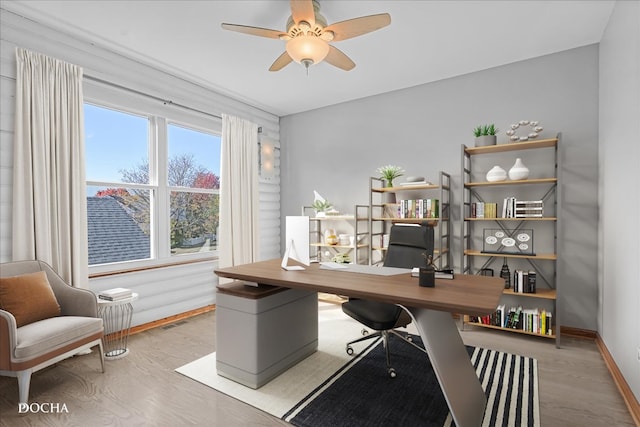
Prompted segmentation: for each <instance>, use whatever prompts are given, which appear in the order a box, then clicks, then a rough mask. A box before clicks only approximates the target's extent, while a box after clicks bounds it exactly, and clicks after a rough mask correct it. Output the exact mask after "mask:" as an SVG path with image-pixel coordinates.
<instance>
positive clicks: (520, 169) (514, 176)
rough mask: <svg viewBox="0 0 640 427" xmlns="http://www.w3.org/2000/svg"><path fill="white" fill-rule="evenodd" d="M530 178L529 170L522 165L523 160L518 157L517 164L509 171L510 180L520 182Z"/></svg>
mask: <svg viewBox="0 0 640 427" xmlns="http://www.w3.org/2000/svg"><path fill="white" fill-rule="evenodd" d="M528 177H529V168H528V167H526V166H525V165H524V163H522V159H521V158H520V157H518V158H517V159H516V162H515V163H514V164H513V166H512V167H511V169H509V179H510V180H512V181H519V180H521V179H527V178H528Z"/></svg>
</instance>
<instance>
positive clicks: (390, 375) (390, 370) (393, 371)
mask: <svg viewBox="0 0 640 427" xmlns="http://www.w3.org/2000/svg"><path fill="white" fill-rule="evenodd" d="M389 377H390V378H395V377H396V370H395V369H393V368H389Z"/></svg>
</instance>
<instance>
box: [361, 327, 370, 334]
mask: <svg viewBox="0 0 640 427" xmlns="http://www.w3.org/2000/svg"><path fill="white" fill-rule="evenodd" d="M360 332H361V333H362V335H369V331H367V330H366V329H364V328H362V331H360Z"/></svg>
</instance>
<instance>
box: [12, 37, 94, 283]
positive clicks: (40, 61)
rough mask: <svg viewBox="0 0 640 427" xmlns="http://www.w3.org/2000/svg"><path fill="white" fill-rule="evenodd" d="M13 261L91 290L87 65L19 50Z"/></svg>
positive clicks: (14, 165) (14, 166) (17, 52)
mask: <svg viewBox="0 0 640 427" xmlns="http://www.w3.org/2000/svg"><path fill="white" fill-rule="evenodd" d="M16 62H17V74H16V112H15V119H16V122H15V134H14V135H15V139H14V144H13V149H14V158H13V229H12V232H13V259H14V260H16V261H17V260H28V259H38V260H41V261H44V262H47V263H48V264H50V265H51V266H52V267H53V268H54V270H56V271H57V272H58V274H60V275H61V276H62V277H63V278H64V279H65V280H66V281H67V282H68V283H70V284H71V285H73V286H77V287H86V285H87V281H88V277H87V276H88V274H87V272H88V270H87V269H88V266H87V262H88V261H87V259H88V256H87V253H88V252H87V226H86V218H87V210H86V196H85V194H86V190H85V168H84V161H85V158H84V114H83V96H82V68H80V67H78V66H75V65H72V64H68V63H65V62H62V61H59V60H57V59H53V58H49V57H47V56H45V55H41V54H38V53H35V52H31V51H28V50H25V49H20V48H18V49H16Z"/></svg>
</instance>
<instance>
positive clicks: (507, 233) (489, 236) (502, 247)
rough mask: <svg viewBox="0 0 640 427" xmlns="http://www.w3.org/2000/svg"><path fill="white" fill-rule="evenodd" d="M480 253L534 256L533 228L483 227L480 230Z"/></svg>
mask: <svg viewBox="0 0 640 427" xmlns="http://www.w3.org/2000/svg"><path fill="white" fill-rule="evenodd" d="M482 253H485V254H497V255H505V254H507V255H527V256H535V252H534V251H533V230H532V229H511V230H507V229H502V228H498V229H496V228H485V229H483V230H482Z"/></svg>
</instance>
